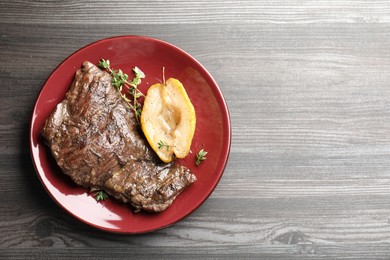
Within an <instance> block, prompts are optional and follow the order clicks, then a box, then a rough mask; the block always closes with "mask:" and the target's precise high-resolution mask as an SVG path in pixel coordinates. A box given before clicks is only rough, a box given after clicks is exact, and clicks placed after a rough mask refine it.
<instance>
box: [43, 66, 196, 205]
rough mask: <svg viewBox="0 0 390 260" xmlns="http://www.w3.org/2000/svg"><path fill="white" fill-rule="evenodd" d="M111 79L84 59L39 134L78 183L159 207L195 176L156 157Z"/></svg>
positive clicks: (127, 201) (131, 111) (193, 179)
mask: <svg viewBox="0 0 390 260" xmlns="http://www.w3.org/2000/svg"><path fill="white" fill-rule="evenodd" d="M111 80H112V78H111V76H110V75H109V74H108V73H107V72H105V71H102V70H101V69H99V68H98V67H96V66H95V65H93V64H92V63H90V62H84V63H83V65H82V67H81V69H79V70H78V71H77V72H76V75H75V79H74V81H73V83H72V85H71V87H70V90H69V91H68V92H67V94H66V96H65V99H64V100H63V101H62V102H61V103H59V104H58V105H57V107H56V108H55V110H54V111H53V112H52V114H51V115H50V116H49V118H48V119H47V120H46V123H45V126H44V128H43V130H42V134H43V136H44V138H45V140H46V143H47V145H48V146H49V147H50V149H51V152H52V154H53V156H54V158H55V160H56V161H57V164H58V165H59V167H60V168H61V169H62V171H63V172H64V173H65V174H66V175H68V176H70V178H71V179H72V180H73V181H74V182H75V183H76V184H78V185H81V186H83V187H86V188H93V189H102V190H105V191H106V192H107V193H109V194H110V195H111V196H113V197H115V198H117V199H118V200H121V201H123V202H125V203H130V204H131V205H132V206H133V207H134V208H135V210H136V211H138V210H146V211H152V212H159V211H163V210H165V209H166V208H167V207H168V206H169V205H171V203H172V202H173V200H174V199H175V198H176V196H177V195H179V194H180V193H181V191H182V190H183V189H184V188H186V187H187V186H188V185H190V184H191V183H193V182H194V181H195V180H196V177H195V175H194V174H192V173H191V172H190V171H189V169H187V168H186V167H184V166H180V165H178V164H176V163H169V164H164V163H162V162H161V161H159V159H158V158H157V156H156V155H155V154H154V152H153V151H152V150H151V149H150V148H149V146H148V144H147V142H146V140H145V138H144V137H143V136H142V134H140V133H139V130H138V127H137V122H136V118H135V115H134V112H133V110H132V109H130V108H129V106H128V104H127V103H126V102H125V101H124V100H123V99H122V97H121V96H120V94H119V93H118V91H117V90H116V89H115V87H113V86H112V84H111Z"/></svg>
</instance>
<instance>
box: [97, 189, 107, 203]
mask: <svg viewBox="0 0 390 260" xmlns="http://www.w3.org/2000/svg"><path fill="white" fill-rule="evenodd" d="M94 197H95V200H96V201H100V200H106V199H108V194H107V193H106V192H105V191H103V190H98V191H96V192H95V194H94Z"/></svg>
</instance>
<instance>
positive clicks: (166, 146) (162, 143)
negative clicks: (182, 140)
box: [157, 140, 171, 151]
mask: <svg viewBox="0 0 390 260" xmlns="http://www.w3.org/2000/svg"><path fill="white" fill-rule="evenodd" d="M157 145H158V149H164V148H166V149H167V151H168V149H169V147H171V146H170V145H167V144H165V143H164V142H163V141H162V140H160V141H159V142H158V143H157Z"/></svg>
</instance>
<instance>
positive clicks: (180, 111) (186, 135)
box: [141, 78, 196, 162]
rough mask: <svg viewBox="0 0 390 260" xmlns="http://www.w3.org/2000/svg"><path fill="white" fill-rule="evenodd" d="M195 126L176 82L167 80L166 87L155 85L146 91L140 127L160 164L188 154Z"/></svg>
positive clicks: (192, 112) (189, 104)
mask: <svg viewBox="0 0 390 260" xmlns="http://www.w3.org/2000/svg"><path fill="white" fill-rule="evenodd" d="M195 124H196V115H195V109H194V106H193V105H192V103H191V100H190V99H189V97H188V95H187V92H186V91H185V89H184V87H183V84H182V83H181V82H180V81H179V80H177V79H174V78H169V79H168V80H167V81H166V82H165V84H163V83H156V84H154V85H152V86H151V87H150V88H149V89H148V92H147V93H146V97H145V101H144V105H143V109H142V113H141V128H142V131H143V132H144V134H145V137H146V139H147V140H148V142H149V144H150V146H151V147H152V149H153V150H154V151H155V152H156V153H157V155H158V156H159V157H160V159H161V160H162V161H163V162H171V161H172V160H173V159H174V158H175V157H176V158H184V157H186V156H187V155H188V153H189V152H190V148H191V143H192V138H193V136H194V132H195Z"/></svg>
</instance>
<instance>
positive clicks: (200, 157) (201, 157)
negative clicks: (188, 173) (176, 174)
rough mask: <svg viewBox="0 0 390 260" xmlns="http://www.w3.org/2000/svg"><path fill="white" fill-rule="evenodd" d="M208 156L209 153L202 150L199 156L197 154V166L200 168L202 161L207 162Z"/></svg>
mask: <svg viewBox="0 0 390 260" xmlns="http://www.w3.org/2000/svg"><path fill="white" fill-rule="evenodd" d="M206 155H207V152H206V151H205V150H204V149H202V150H200V151H199V152H198V153H197V154H196V160H195V164H196V166H198V165H199V164H200V163H201V162H202V161H204V160H206V159H207V158H206Z"/></svg>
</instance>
